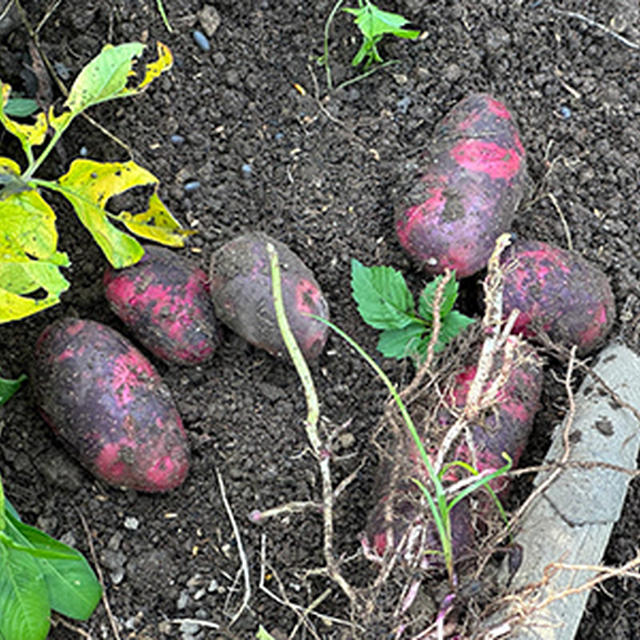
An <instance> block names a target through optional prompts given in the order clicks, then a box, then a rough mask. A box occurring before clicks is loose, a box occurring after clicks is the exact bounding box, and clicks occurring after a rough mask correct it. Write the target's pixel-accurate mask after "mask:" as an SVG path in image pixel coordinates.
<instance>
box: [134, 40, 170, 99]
mask: <svg viewBox="0 0 640 640" xmlns="http://www.w3.org/2000/svg"><path fill="white" fill-rule="evenodd" d="M157 47H158V59H157V60H156V61H155V62H150V63H149V64H148V65H147V66H146V67H145V69H146V71H145V74H144V78H143V79H142V82H141V83H140V84H139V85H138V86H137V87H136V93H137V92H139V91H142V90H144V89H146V87H147V85H149V84H151V83H152V82H153V81H154V80H155V79H156V78H157V77H158V76H159V75H161V74H162V73H164V72H165V71H168V70H169V69H171V66H172V65H173V55H172V54H171V50H170V49H169V47H167V45H166V44H162V42H158V43H157Z"/></svg>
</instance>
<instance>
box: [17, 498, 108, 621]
mask: <svg viewBox="0 0 640 640" xmlns="http://www.w3.org/2000/svg"><path fill="white" fill-rule="evenodd" d="M5 517H6V522H7V533H8V535H10V537H11V538H12V539H13V540H14V541H15V542H16V543H17V544H18V545H21V546H23V547H28V548H30V549H31V551H30V552H29V553H28V554H27V553H25V552H24V551H21V553H22V554H23V555H31V556H33V557H35V558H36V559H37V563H38V567H39V571H40V572H41V574H42V576H43V578H44V581H45V583H46V588H47V590H48V594H49V603H50V607H51V608H52V609H54V610H55V611H58V612H59V613H61V614H63V615H65V616H68V617H70V618H75V619H77V620H87V619H88V618H89V616H91V614H92V613H93V611H94V609H95V608H96V606H97V604H98V602H99V601H100V597H101V596H102V588H101V587H100V583H99V582H98V579H97V578H96V576H95V574H94V573H93V570H92V569H91V567H90V566H89V563H88V562H87V560H86V558H85V557H84V556H83V555H82V554H81V553H80V552H79V551H77V550H76V549H72V548H71V547H69V546H67V545H66V544H63V543H62V542H60V541H58V540H55V539H54V538H52V537H51V536H48V535H47V534H46V533H44V532H43V531H40V530H39V529H36V528H35V527H31V526H29V525H27V524H24V523H23V522H21V521H20V520H18V519H16V518H15V517H14V516H13V514H12V513H11V512H10V511H9V510H7V511H6V514H5Z"/></svg>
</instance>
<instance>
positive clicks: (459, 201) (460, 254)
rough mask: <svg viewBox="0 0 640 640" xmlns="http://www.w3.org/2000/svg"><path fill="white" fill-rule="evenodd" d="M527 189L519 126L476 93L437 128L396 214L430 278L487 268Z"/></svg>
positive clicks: (402, 235)
mask: <svg viewBox="0 0 640 640" xmlns="http://www.w3.org/2000/svg"><path fill="white" fill-rule="evenodd" d="M525 185H526V158H525V151H524V148H523V146H522V143H521V142H520V135H519V133H518V128H517V127H516V124H515V122H514V121H513V118H512V116H511V114H510V113H509V111H508V110H507V108H506V107H505V105H504V104H502V102H499V101H498V100H496V99H495V98H493V97H491V96H490V95H488V94H473V95H471V96H468V97H467V98H465V99H464V100H462V101H461V102H459V103H458V104H457V105H456V106H455V107H453V109H452V110H451V111H450V112H449V113H448V115H447V116H445V118H444V119H443V120H442V121H441V122H440V123H439V124H438V125H437V126H436V129H435V131H434V136H433V142H432V144H431V146H430V148H429V149H428V151H427V153H426V154H425V157H424V158H423V164H422V168H421V169H420V176H419V178H418V179H417V181H416V182H415V184H414V185H413V187H412V188H411V189H410V191H409V193H408V195H407V196H406V197H405V198H404V199H403V201H402V203H401V206H400V207H399V209H398V210H397V213H396V222H395V225H396V233H397V236H398V239H399V241H400V244H401V245H402V247H403V248H404V249H405V250H406V251H407V252H408V253H409V254H410V255H411V256H412V257H413V258H414V259H415V260H416V261H417V262H418V263H419V264H420V265H421V266H422V267H423V268H424V269H425V270H426V271H427V272H428V273H430V274H439V273H443V272H444V270H445V269H446V268H450V269H455V271H456V274H457V276H458V277H460V278H463V277H466V276H470V275H472V274H474V273H476V272H477V271H480V270H481V269H483V268H484V267H486V265H487V263H488V261H489V257H490V255H491V253H492V251H493V248H494V245H495V242H496V240H497V238H498V236H500V235H501V234H502V233H504V232H506V231H508V230H509V228H510V227H511V223H512V221H513V218H514V215H515V212H516V209H517V207H518V205H519V203H520V201H521V199H522V197H523V195H524V192H525Z"/></svg>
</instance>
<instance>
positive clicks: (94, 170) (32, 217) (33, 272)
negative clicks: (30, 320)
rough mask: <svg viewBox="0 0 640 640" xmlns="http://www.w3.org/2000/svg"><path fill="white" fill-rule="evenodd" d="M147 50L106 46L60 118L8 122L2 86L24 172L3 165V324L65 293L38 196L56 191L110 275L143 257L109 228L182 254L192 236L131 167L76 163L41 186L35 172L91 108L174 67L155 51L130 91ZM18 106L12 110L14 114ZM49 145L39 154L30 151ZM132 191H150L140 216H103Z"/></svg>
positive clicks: (46, 209) (145, 174)
mask: <svg viewBox="0 0 640 640" xmlns="http://www.w3.org/2000/svg"><path fill="white" fill-rule="evenodd" d="M143 49H144V45H143V44H141V43H139V42H130V43H127V44H121V45H118V46H115V47H113V46H111V45H107V46H105V47H104V48H103V49H102V51H101V52H100V54H98V56H96V57H95V58H94V59H93V60H91V61H90V62H89V63H88V64H87V66H85V67H84V68H83V69H82V71H81V72H80V74H79V75H78V77H77V78H76V80H75V82H74V84H73V86H72V87H71V90H70V92H69V95H68V97H67V99H66V101H65V103H64V105H63V107H62V110H61V111H60V112H59V113H56V112H55V111H54V108H53V107H51V108H50V109H49V110H48V112H47V113H45V112H40V113H38V114H37V115H36V116H35V122H33V123H30V124H25V123H24V122H20V121H18V120H14V119H12V117H10V116H9V114H8V112H7V110H6V106H7V104H9V105H10V106H11V99H10V94H11V87H10V86H9V85H8V84H4V83H0V124H2V126H4V128H5V129H6V130H7V131H8V132H9V133H11V134H12V135H14V136H15V137H17V138H18V140H19V141H20V144H21V145H22V149H23V151H24V154H25V156H26V161H27V166H26V168H21V167H20V165H19V164H18V163H17V162H15V161H14V160H13V159H11V158H6V157H0V230H1V232H0V323H2V322H9V321H11V320H18V319H20V318H24V317H25V316H28V315H31V314H33V313H36V312H38V311H41V310H42V309H46V308H47V307H50V306H52V305H54V304H57V303H58V302H59V301H60V295H61V294H62V293H63V292H64V291H66V290H67V289H68V287H69V282H68V281H67V280H66V279H65V277H64V276H63V275H62V273H61V271H60V268H61V267H68V266H69V265H70V262H69V258H68V257H67V255H66V254H65V253H63V252H61V251H58V230H57V228H56V215H55V213H54V211H53V209H52V208H51V207H50V206H49V204H48V203H47V202H46V200H45V199H44V198H43V197H42V195H41V194H40V191H39V189H42V188H44V189H47V190H51V191H55V192H57V193H59V194H61V195H62V196H64V197H65V198H66V199H67V200H68V201H69V202H70V203H71V205H72V206H73V209H74V210H75V212H76V215H77V216H78V218H79V220H80V222H81V223H82V224H83V225H84V226H85V227H86V228H87V229H88V231H89V232H90V233H91V235H92V236H93V238H94V239H95V241H96V242H97V244H98V245H99V246H100V248H101V249H102V251H103V253H104V254H105V256H106V257H107V259H108V261H109V262H110V263H111V264H112V265H113V266H114V267H115V268H118V269H120V268H122V267H126V266H129V265H131V264H134V263H136V262H137V261H138V260H140V258H141V257H142V255H143V254H144V250H143V248H142V246H141V245H140V244H139V243H138V241H137V240H136V239H135V238H133V237H132V236H131V235H129V234H128V233H126V232H124V231H122V230H120V229H118V228H117V227H116V226H114V225H113V222H117V223H119V224H120V225H122V226H124V227H125V228H126V229H127V230H128V231H130V232H131V233H134V234H135V235H137V236H140V237H143V238H148V239H151V240H154V241H156V242H160V243H162V244H167V245H170V246H174V247H179V246H182V245H183V244H184V236H185V235H188V234H189V233H190V232H189V231H185V230H183V229H182V228H181V227H180V224H179V223H178V221H177V220H175V219H174V218H173V216H172V215H171V213H170V212H169V211H168V209H167V208H166V207H165V205H164V204H163V203H162V201H161V200H160V198H159V197H158V193H157V187H158V179H157V178H156V177H155V176H154V175H153V174H151V173H150V172H149V171H147V170H146V169H144V168H142V167H140V166H139V165H137V164H136V163H135V162H133V161H129V162H107V163H100V162H95V161H93V160H86V159H76V160H74V161H73V162H72V163H71V166H70V167H69V170H68V172H67V173H66V174H65V175H63V176H60V177H59V178H58V179H57V180H43V179H41V178H37V177H36V176H35V174H36V172H37V171H38V169H39V168H40V166H41V165H42V163H43V162H44V161H45V159H46V158H47V157H48V156H49V154H50V153H51V151H52V150H53V148H54V147H55V145H56V144H57V142H58V140H59V139H60V137H61V136H62V134H63V133H64V131H65V130H66V129H67V128H68V127H69V125H70V124H71V122H72V120H73V119H74V118H75V117H76V116H78V115H80V114H81V113H83V112H84V111H85V110H86V109H88V108H89V107H92V106H94V105H97V104H100V103H102V102H106V101H109V100H114V99H117V98H124V97H127V96H133V95H136V94H138V93H141V92H142V91H144V90H145V89H146V88H147V87H148V86H149V84H150V83H151V82H152V81H153V80H154V79H155V78H157V77H158V76H159V75H160V74H162V73H163V72H164V71H166V70H167V69H169V68H170V67H171V64H172V56H171V52H170V51H169V49H168V48H167V47H166V46H164V45H163V44H161V43H158V59H157V60H155V61H154V62H150V63H148V64H147V65H146V66H145V69H144V74H143V77H142V79H141V80H140V81H139V82H138V83H132V82H131V80H132V76H133V75H135V73H134V70H133V64H134V62H133V61H134V59H136V58H138V57H139V56H140V55H141V54H142V51H143ZM15 107H16V103H15V102H14V103H13V113H15ZM49 134H50V137H49V140H48V142H47V144H46V146H45V147H44V149H43V150H42V151H41V152H40V153H39V154H36V153H35V152H34V148H36V147H39V146H41V145H43V144H44V143H45V142H46V141H47V137H48V136H49ZM134 187H151V190H152V192H151V195H150V196H149V199H148V208H147V210H146V211H143V212H141V213H135V214H134V213H130V212H128V211H122V212H120V213H118V214H115V213H111V212H110V211H108V210H107V208H106V207H107V203H108V201H109V199H110V198H111V197H113V196H115V195H117V194H120V193H123V192H125V191H128V190H129V189H132V188H134Z"/></svg>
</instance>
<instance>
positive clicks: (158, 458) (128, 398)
mask: <svg viewBox="0 0 640 640" xmlns="http://www.w3.org/2000/svg"><path fill="white" fill-rule="evenodd" d="M61 355H64V357H62V358H61V357H60V356H61ZM30 378H31V384H32V387H33V395H34V399H35V402H36V405H37V407H38V409H39V410H40V412H41V414H42V415H43V417H44V418H45V419H46V421H47V422H48V423H49V424H50V426H51V428H52V430H53V431H54V433H55V434H56V435H57V436H58V437H59V438H60V439H61V440H63V441H64V442H65V444H66V445H67V446H68V448H69V449H70V451H71V452H72V453H73V454H74V455H75V456H76V457H77V458H78V460H79V461H80V462H81V463H82V464H83V465H84V466H86V467H87V468H88V469H89V470H90V471H91V472H92V473H94V474H95V475H96V476H97V477H98V478H100V479H102V480H104V481H105V482H107V483H109V484H113V485H116V486H123V487H127V488H131V489H136V490H139V491H148V492H158V491H168V490H169V489H173V488H175V487H177V486H179V485H180V484H181V483H182V482H183V481H184V479H185V477H186V474H187V471H188V468H189V454H188V443H187V438H186V434H185V432H184V428H183V426H182V421H181V419H180V416H179V415H178V412H177V410H176V407H175V404H174V402H173V399H172V398H171V394H170V392H169V389H168V388H167V387H166V385H165V384H164V382H163V381H162V379H161V378H160V376H159V375H158V374H157V372H156V371H155V369H154V368H153V367H152V365H151V364H150V363H149V361H148V360H147V359H146V358H145V357H144V356H143V355H142V354H141V353H140V352H139V351H138V350H137V349H135V347H133V346H132V345H131V344H130V343H129V342H128V341H127V340H126V339H125V338H124V337H122V336H121V335H120V334H119V333H117V332H116V331H114V330H113V329H110V328H109V327H106V326H104V325H102V324H100V323H97V322H93V321H90V320H76V319H70V318H68V319H63V320H59V321H58V322H55V323H53V324H52V325H49V326H48V327H47V328H46V329H45V330H44V331H43V333H42V334H41V336H40V338H39V339H38V341H37V344H36V348H35V353H34V359H33V363H32V370H31V376H30Z"/></svg>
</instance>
